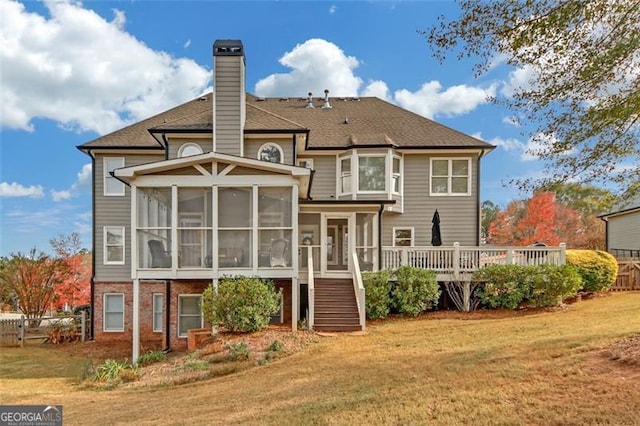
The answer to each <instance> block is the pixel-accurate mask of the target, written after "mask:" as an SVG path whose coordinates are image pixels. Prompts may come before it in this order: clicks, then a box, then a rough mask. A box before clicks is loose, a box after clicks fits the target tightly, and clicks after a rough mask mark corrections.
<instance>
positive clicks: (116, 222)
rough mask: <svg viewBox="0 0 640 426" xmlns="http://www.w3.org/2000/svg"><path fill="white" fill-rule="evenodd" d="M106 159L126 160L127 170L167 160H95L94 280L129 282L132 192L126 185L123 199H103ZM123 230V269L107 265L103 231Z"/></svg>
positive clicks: (150, 157) (98, 156) (98, 157)
mask: <svg viewBox="0 0 640 426" xmlns="http://www.w3.org/2000/svg"><path fill="white" fill-rule="evenodd" d="M104 157H124V165H125V166H135V165H138V164H145V163H151V162H154V161H160V160H163V159H164V156H163V155H128V156H123V155H118V154H109V155H101V154H99V153H96V160H95V163H94V164H95V168H96V170H95V182H94V186H93V189H94V191H95V210H94V211H95V213H94V214H95V218H94V221H95V228H94V235H93V239H94V242H95V244H94V245H95V253H94V255H95V260H96V261H95V265H96V269H95V271H94V272H95V279H96V281H112V282H117V281H127V280H130V279H131V237H132V235H131V190H130V189H129V187H128V186H126V185H125V187H124V188H125V189H124V191H125V192H124V195H123V196H114V197H105V196H104V179H103V176H104V170H103V158H104ZM105 226H123V227H124V237H125V238H124V250H125V253H124V259H125V264H124V265H105V264H104V227H105Z"/></svg>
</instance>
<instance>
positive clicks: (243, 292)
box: [202, 277, 282, 332]
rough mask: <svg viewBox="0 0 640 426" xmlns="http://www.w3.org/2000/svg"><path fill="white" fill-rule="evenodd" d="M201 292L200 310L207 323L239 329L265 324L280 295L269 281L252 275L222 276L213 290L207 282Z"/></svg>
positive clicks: (274, 309) (276, 307)
mask: <svg viewBox="0 0 640 426" xmlns="http://www.w3.org/2000/svg"><path fill="white" fill-rule="evenodd" d="M202 296H203V297H202V314H203V318H204V319H205V320H206V321H207V322H208V323H209V324H212V325H220V326H223V327H225V328H226V329H227V330H229V331H240V332H253V331H258V330H260V329H262V328H264V327H266V326H267V325H268V324H269V319H270V317H271V315H273V314H274V313H276V312H278V309H279V308H280V298H281V297H282V295H281V294H280V293H279V292H277V291H276V290H275V287H274V285H273V282H271V281H269V280H263V279H260V278H256V277H233V278H232V277H225V278H223V279H222V280H220V283H219V284H218V289H217V291H216V289H215V288H214V287H213V286H212V285H210V286H209V287H208V288H207V289H206V290H205V291H204V293H203V295H202Z"/></svg>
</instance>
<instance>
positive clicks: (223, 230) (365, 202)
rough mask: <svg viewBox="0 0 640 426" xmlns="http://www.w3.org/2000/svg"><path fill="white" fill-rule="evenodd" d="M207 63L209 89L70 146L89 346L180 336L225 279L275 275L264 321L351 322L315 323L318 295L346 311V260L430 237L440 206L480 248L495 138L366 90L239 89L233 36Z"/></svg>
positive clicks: (451, 231) (447, 226) (448, 230)
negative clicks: (88, 211)
mask: <svg viewBox="0 0 640 426" xmlns="http://www.w3.org/2000/svg"><path fill="white" fill-rule="evenodd" d="M213 62H214V67H213V69H214V71H213V73H214V75H213V77H214V93H209V94H206V95H203V96H201V97H199V98H197V99H194V100H192V101H190V102H187V103H185V104H182V105H180V106H177V107H175V108H173V109H170V110H168V111H166V112H163V113H161V114H158V115H156V116H154V117H151V118H148V119H146V120H143V121H140V122H138V123H135V124H133V125H130V126H128V127H125V128H123V129H121V130H118V131H115V132H113V133H111V134H108V135H106V136H102V137H100V138H98V139H95V140H93V141H90V142H87V143H85V144H83V145H81V146H79V147H78V148H79V149H80V150H81V151H83V152H85V153H86V154H87V155H89V156H90V157H91V158H92V161H93V178H94V179H93V185H94V186H93V213H94V214H93V218H94V219H93V220H94V224H93V225H94V226H93V228H94V229H93V232H94V235H93V241H94V248H93V252H94V254H95V256H94V259H95V260H94V272H93V274H94V276H93V280H92V285H93V287H92V300H93V312H94V314H95V315H94V316H93V321H94V322H93V336H94V338H95V340H99V341H108V340H121V339H133V345H134V354H135V351H136V350H137V349H136V348H137V347H138V345H137V343H139V342H140V341H145V342H147V343H146V345H145V347H147V348H149V347H150V346H151V345H156V346H160V347H162V346H164V347H170V346H171V347H175V346H184V345H185V340H186V339H185V337H186V335H187V330H188V329H191V328H200V327H202V326H203V320H202V317H201V314H200V309H199V302H200V297H201V293H202V291H203V290H204V289H205V288H206V286H208V285H209V284H210V283H212V282H213V283H214V284H217V282H218V280H219V279H220V278H221V277H223V276H225V275H226V276H228V275H250V276H260V277H264V278H270V279H273V280H274V282H275V284H276V286H277V287H278V288H280V289H281V291H282V292H283V296H284V297H283V300H284V303H283V306H282V309H281V312H280V313H279V315H276V316H275V317H274V321H276V322H284V323H287V324H291V326H292V328H293V329H294V330H295V329H296V327H297V324H298V321H299V320H300V319H303V318H307V317H308V316H311V318H307V319H308V320H309V322H310V323H311V322H312V323H313V324H315V326H316V327H317V328H318V329H323V328H324V329H337V330H340V329H345V330H346V329H353V328H354V327H355V328H359V327H360V325H359V323H358V322H357V316H356V319H355V321H356V322H355V324H354V323H353V322H349V321H348V320H347V319H345V320H344V321H343V322H342V323H340V321H338V320H331V318H327V317H326V316H325V318H324V319H323V318H322V313H323V312H325V313H326V310H323V306H322V303H324V304H325V305H326V304H327V303H331V302H327V298H324V297H320V293H321V292H323V291H325V292H326V291H330V289H334V290H335V291H334V299H335V298H338V299H341V298H345V299H349V301H348V303H347V304H351V305H353V304H354V303H355V299H354V289H353V288H354V287H353V281H352V279H353V273H354V270H355V269H356V268H357V267H359V268H360V269H362V270H376V269H378V268H379V266H380V265H381V259H382V256H383V247H393V246H428V245H430V242H431V231H432V224H431V218H432V216H433V214H434V212H435V211H436V210H438V212H439V214H440V217H441V231H442V232H441V233H442V237H443V244H444V245H445V246H447V245H448V246H451V245H452V244H453V243H454V242H459V243H460V244H461V245H466V246H477V245H478V244H479V228H480V224H479V222H480V209H479V205H480V203H479V200H480V198H479V176H480V159H481V158H482V156H483V155H485V154H486V153H487V152H489V151H490V150H492V149H493V148H494V147H493V146H492V145H490V144H487V143H485V142H483V141H480V140H478V139H475V138H473V137H470V136H467V135H465V134H463V133H461V132H458V131H456V130H453V129H450V128H448V127H445V126H443V125H441V124H438V123H435V122H433V121H431V120H428V119H426V118H424V117H421V116H418V115H416V114H414V113H412V112H409V111H406V110H404V109H402V108H399V107H397V106H395V105H392V104H390V103H387V102H385V101H382V100H380V99H377V98H357V97H341V98H336V97H333V98H330V97H329V94H328V91H326V92H325V94H324V96H321V97H317V96H315V97H312V96H311V95H309V96H308V97H291V98H260V97H255V96H252V95H250V94H247V93H246V91H245V58H244V49H243V45H242V43H241V42H240V41H238V40H218V41H216V42H215V43H214V45H213ZM309 250H310V255H309V252H308V251H309ZM353 253H356V254H357V256H356V255H354V256H352V254H353ZM310 262H311V263H312V264H313V268H312V273H311V274H310V273H309V268H308V266H309V263H310ZM355 262H357V263H358V265H355ZM310 282H311V283H312V284H313V289H314V291H313V292H312V291H309V290H308V285H309V283H310ZM338 289H339V290H338ZM340 291H343V292H344V293H340ZM321 299H322V300H321ZM329 299H330V297H329ZM334 304H335V305H336V306H337V305H339V304H340V303H338V302H334ZM329 310H330V309H329ZM356 315H357V313H356ZM344 316H345V317H347V316H349V315H348V314H347V313H345V315H344ZM323 321H324V322H323Z"/></svg>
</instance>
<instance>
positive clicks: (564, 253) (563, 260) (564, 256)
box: [560, 243, 567, 265]
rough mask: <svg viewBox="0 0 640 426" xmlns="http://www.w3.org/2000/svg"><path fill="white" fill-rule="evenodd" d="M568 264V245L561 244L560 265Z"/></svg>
mask: <svg viewBox="0 0 640 426" xmlns="http://www.w3.org/2000/svg"><path fill="white" fill-rule="evenodd" d="M565 263H567V243H560V264H561V265H564V264H565Z"/></svg>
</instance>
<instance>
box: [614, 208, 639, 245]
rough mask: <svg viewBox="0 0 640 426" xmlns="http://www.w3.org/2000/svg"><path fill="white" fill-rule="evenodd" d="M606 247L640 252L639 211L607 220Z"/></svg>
mask: <svg viewBox="0 0 640 426" xmlns="http://www.w3.org/2000/svg"><path fill="white" fill-rule="evenodd" d="M607 240H608V241H607V247H608V248H609V250H613V249H627V250H640V211H636V212H630V213H627V214H622V215H620V216H613V217H610V218H609V225H608V232H607Z"/></svg>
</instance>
